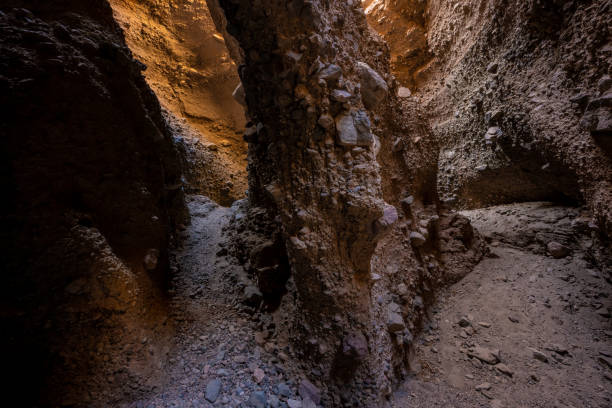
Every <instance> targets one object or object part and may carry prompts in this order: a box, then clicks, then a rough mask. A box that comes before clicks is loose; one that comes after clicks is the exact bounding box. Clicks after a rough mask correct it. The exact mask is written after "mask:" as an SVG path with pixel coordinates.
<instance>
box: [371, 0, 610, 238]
mask: <svg viewBox="0 0 612 408" xmlns="http://www.w3.org/2000/svg"><path fill="white" fill-rule="evenodd" d="M366 4H367V5H368V11H369V14H368V18H369V21H370V23H371V24H372V26H373V27H374V28H376V29H377V30H378V31H379V32H381V33H382V34H383V36H384V37H385V39H387V40H388V41H389V42H390V47H391V49H395V50H396V53H397V54H398V55H400V56H401V57H402V58H403V59H402V58H399V57H398V58H397V59H396V60H395V65H394V73H396V74H397V75H398V78H399V79H400V81H402V83H403V85H404V86H407V87H409V88H410V90H411V91H412V93H413V95H414V97H415V99H417V100H419V101H420V102H421V103H422V105H423V107H424V110H425V111H426V112H428V119H427V120H428V122H429V123H430V124H431V126H432V129H433V135H434V136H435V138H436V140H437V142H438V143H439V144H440V147H441V148H440V157H439V167H440V171H439V173H438V190H439V193H440V195H441V198H442V199H443V200H445V201H447V202H449V203H452V204H453V205H455V206H458V207H468V208H475V207H479V206H484V205H490V204H499V203H508V202H513V201H530V200H540V199H552V200H556V201H557V202H565V203H568V202H569V203H580V202H585V203H586V204H587V205H588V206H589V207H590V209H591V211H592V213H593V216H594V223H595V224H597V226H598V228H599V231H600V232H602V233H605V234H607V235H609V234H610V232H611V231H612V229H611V228H612V224H611V223H610V216H611V213H610V208H611V207H610V205H609V203H610V200H611V195H612V193H611V191H612V183H611V177H612V165H611V159H610V157H611V156H610V141H609V140H610V135H611V131H610V118H611V115H612V113H611V107H610V103H609V99H610V95H611V93H610V92H611V91H610V84H611V82H610V79H609V75H610V68H609V67H610V61H611V58H612V46H611V44H610V31H609V30H610V25H609V21H608V20H609V18H608V16H609V15H610V11H611V10H610V8H611V3H610V2H609V1H606V0H593V1H572V0H558V1H557V0H530V1H512V0H465V1H461V2H444V1H438V0H429V1H368V2H366ZM415 11H418V13H417V14H416V15H415V13H414V12H415ZM398 16H399V17H398ZM389 21H392V23H393V26H392V29H391V26H389V25H387V23H388V22H389ZM414 26H418V27H419V30H421V31H419V32H420V33H421V34H423V35H422V36H419V37H418V39H416V40H415V39H414V38H413V35H412V34H410V33H412V32H413V30H412V27H414ZM390 31H393V33H394V34H392V33H391V32H390ZM402 33H403V34H402ZM417 47H418V48H419V50H420V51H419V52H420V54H418V55H427V58H425V59H423V58H421V59H419V58H418V55H417V54H415V53H414V52H413V51H411V50H412V48H417Z"/></svg>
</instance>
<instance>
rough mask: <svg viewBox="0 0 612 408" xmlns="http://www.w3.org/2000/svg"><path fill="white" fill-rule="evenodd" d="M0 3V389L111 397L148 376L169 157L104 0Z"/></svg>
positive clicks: (158, 312)
mask: <svg viewBox="0 0 612 408" xmlns="http://www.w3.org/2000/svg"><path fill="white" fill-rule="evenodd" d="M23 7H25V8H23ZM0 9H1V10H0V105H1V106H2V111H1V113H0V115H1V117H2V119H1V123H2V125H1V128H0V133H1V137H0V140H1V141H0V143H1V144H2V146H1V149H0V150H1V152H2V160H1V162H2V172H1V174H2V181H3V183H2V184H3V186H5V191H4V193H5V194H4V199H3V200H2V215H1V223H2V227H1V228H0V230H1V233H0V234H1V235H0V236H1V238H2V241H1V245H2V255H1V262H2V265H3V272H2V278H1V279H2V282H1V284H0V286H1V287H2V303H1V304H2V331H3V333H4V335H3V336H2V337H3V338H2V347H3V349H5V350H7V351H8V350H10V351H9V352H7V358H6V359H5V368H6V370H7V372H10V373H11V374H10V376H9V378H8V380H7V381H8V382H7V383H5V385H6V389H7V394H6V395H5V400H6V401H9V402H8V403H9V404H10V401H12V400H13V398H15V401H18V402H17V403H15V405H21V406H40V405H39V404H42V405H44V406H60V405H61V406H93V405H95V404H100V405H104V404H106V406H109V405H113V402H112V401H116V400H118V399H120V398H122V397H124V396H123V395H118V394H116V393H110V392H108V390H109V388H110V387H112V386H114V385H117V384H127V383H128V382H131V383H132V384H135V385H134V388H133V389H130V390H129V392H132V391H133V392H138V391H139V390H145V389H147V387H148V386H149V385H150V384H152V383H154V382H155V378H156V374H155V367H156V364H155V361H156V359H159V358H160V355H162V352H161V348H162V346H163V345H162V344H161V343H156V344H153V343H151V342H146V341H141V340H142V339H143V338H145V339H146V338H151V333H152V332H156V333H158V336H159V337H158V338H159V339H163V337H164V333H166V332H167V331H168V330H169V328H167V327H165V326H164V324H163V321H164V314H165V311H164V304H163V301H161V300H160V298H163V297H162V296H163V287H164V281H165V278H166V274H167V269H168V247H169V243H170V240H171V233H172V231H173V230H174V226H175V225H176V224H177V223H179V222H184V221H183V213H184V211H183V208H184V205H183V197H182V191H181V171H180V164H179V163H180V162H179V160H178V157H177V154H176V151H175V149H174V145H173V143H172V138H171V135H170V132H169V130H168V128H167V127H166V123H165V121H164V120H163V119H162V115H161V110H160V106H159V103H158V101H157V99H156V98H155V96H154V94H153V92H152V91H151V90H150V89H149V87H148V86H147V85H146V83H145V81H144V78H143V77H142V75H141V65H140V64H138V63H137V62H136V61H135V60H134V59H133V58H132V55H131V53H130V51H129V49H128V48H127V46H126V45H125V42H124V40H123V36H122V33H121V31H120V29H119V28H118V26H116V24H115V22H114V20H113V16H112V12H111V8H110V6H109V5H108V3H107V2H106V1H103V0H99V1H97V0H96V1H88V2H81V1H69V0H63V1H53V2H48V1H19V0H9V1H4V2H2V7H1V8H0ZM139 339H140V340H139ZM109 356H113V357H112V358H111V359H109ZM128 362H129V363H128ZM24 387H27V389H25V388H24ZM139 387H142V389H140V388H139ZM126 392H127V389H126Z"/></svg>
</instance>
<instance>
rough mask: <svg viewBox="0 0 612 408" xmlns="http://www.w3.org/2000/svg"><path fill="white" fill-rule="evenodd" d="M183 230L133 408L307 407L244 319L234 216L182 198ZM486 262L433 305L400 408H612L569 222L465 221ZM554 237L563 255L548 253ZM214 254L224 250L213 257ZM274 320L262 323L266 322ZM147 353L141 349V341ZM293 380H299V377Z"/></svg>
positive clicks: (595, 298) (532, 214) (523, 215)
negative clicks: (160, 351) (153, 359)
mask: <svg viewBox="0 0 612 408" xmlns="http://www.w3.org/2000/svg"><path fill="white" fill-rule="evenodd" d="M188 207H189V211H190V214H191V224H190V225H189V226H187V227H186V229H185V230H184V231H182V234H181V245H180V247H179V249H177V251H176V253H175V261H176V266H177V269H176V271H175V277H174V280H173V282H172V289H171V290H170V293H171V303H170V309H171V313H170V317H169V321H170V324H171V325H172V326H174V327H175V328H176V334H175V336H174V338H173V339H172V340H171V341H170V342H169V344H170V346H169V347H168V352H167V359H166V360H164V361H160V363H159V368H160V371H161V372H163V373H164V374H163V376H164V380H163V381H162V383H161V385H160V386H159V387H158V388H156V389H155V390H154V391H153V392H152V393H151V394H150V395H148V397H147V398H144V399H142V400H140V401H136V402H132V403H130V404H126V405H125V406H129V407H147V408H149V407H211V406H218V407H258V408H259V407H261V408H268V407H271V408H277V407H282V408H286V407H292V408H293V407H302V406H307V405H302V402H301V399H300V396H298V392H297V389H298V388H299V387H298V384H299V381H300V380H299V378H300V376H299V375H296V374H295V373H296V371H295V370H297V368H296V367H286V364H285V363H284V360H286V359H287V357H286V355H285V354H286V353H289V349H287V348H286V346H285V347H283V346H281V345H279V344H277V343H276V340H275V339H274V338H273V337H268V336H269V335H270V334H271V333H272V332H273V331H274V330H273V327H270V326H269V325H270V320H269V319H268V318H267V317H266V315H265V314H256V315H254V316H251V315H249V314H248V313H245V312H244V310H243V308H242V306H241V305H240V300H241V299H243V294H242V293H241V291H242V290H243V288H242V287H241V284H240V282H239V280H240V279H239V278H238V277H239V276H240V275H241V273H242V266H240V265H237V264H236V261H234V260H233V258H229V257H227V256H226V255H225V251H223V250H220V248H223V246H224V245H226V244H225V242H226V240H227V237H226V236H225V235H224V233H223V229H224V227H226V226H227V225H228V223H229V222H230V220H231V218H232V217H234V216H237V215H238V216H240V214H239V212H240V209H239V207H234V208H224V207H220V206H218V205H217V204H215V203H214V202H212V201H211V200H209V199H208V198H206V197H203V196H191V197H189V198H188ZM465 214H466V215H467V216H468V217H470V218H471V219H472V221H473V223H474V224H475V226H476V227H477V228H478V229H479V230H480V231H481V232H482V233H483V235H485V237H486V239H487V240H488V241H489V242H490V243H491V247H492V254H491V255H490V256H489V257H488V258H486V259H485V260H483V261H482V262H481V263H480V264H479V265H478V266H477V267H476V268H475V270H474V271H473V272H472V273H470V274H469V275H468V276H467V277H465V278H464V279H463V280H462V281H460V282H458V283H457V284H455V285H453V286H452V287H450V288H448V289H447V290H446V291H444V292H443V293H440V294H439V299H440V301H439V302H438V303H437V304H436V305H435V307H434V308H433V309H432V313H431V322H430V324H429V325H428V327H426V329H425V331H424V333H423V334H422V335H421V336H420V337H419V338H418V339H417V341H416V344H417V346H416V351H415V355H414V358H413V361H412V366H413V368H414V371H415V376H414V378H411V379H410V380H408V381H407V382H406V383H405V384H403V385H402V386H401V387H400V388H399V389H398V390H397V391H396V393H395V395H394V398H393V401H392V405H393V406H395V407H419V408H427V407H450V406H452V407H455V408H460V407H465V408H468V407H470V408H472V407H494V408H497V407H517V408H521V407H524V408H532V407H542V408H544V407H558V408H568V407H574V408H579V407H608V406H610V403H611V402H610V397H611V395H612V375H611V371H610V369H611V367H610V365H611V364H612V356H611V353H612V347H610V344H611V343H610V338H611V336H612V331H611V330H612V328H611V327H610V325H611V320H610V300H611V297H610V292H611V291H610V284H609V283H608V282H607V281H606V280H605V278H604V276H605V274H603V273H602V271H598V270H597V269H594V268H592V267H590V264H589V262H588V260H589V259H590V258H589V256H588V254H587V252H588V251H586V250H585V248H588V246H589V244H588V238H587V235H584V234H582V235H580V234H578V233H577V232H576V231H578V230H580V229H581V228H582V227H583V225H582V224H577V223H576V222H571V221H572V220H576V219H579V216H580V214H579V213H578V212H577V210H574V209H568V208H563V207H553V206H550V205H548V204H544V203H533V204H525V205H518V206H504V207H496V208H492V209H483V210H476V211H473V212H468V213H465ZM552 239H555V240H557V241H560V242H562V243H563V245H564V248H566V250H567V251H568V255H567V256H565V257H560V258H554V257H552V256H550V255H548V254H547V253H546V246H547V243H548V242H550V241H551V240H552ZM220 244H221V245H220ZM268 317H269V316H268ZM143 341H145V339H143ZM296 378H297V379H296Z"/></svg>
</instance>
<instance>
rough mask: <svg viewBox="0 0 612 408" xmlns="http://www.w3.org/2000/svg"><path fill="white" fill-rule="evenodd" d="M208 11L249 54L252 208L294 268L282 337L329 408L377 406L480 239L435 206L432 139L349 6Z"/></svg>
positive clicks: (244, 71)
mask: <svg viewBox="0 0 612 408" xmlns="http://www.w3.org/2000/svg"><path fill="white" fill-rule="evenodd" d="M215 3H216V2H214V1H213V2H209V6H210V8H211V10H218V8H219V7H221V8H222V9H223V10H224V11H225V16H226V18H227V31H228V32H229V34H231V35H232V36H234V37H235V39H236V40H237V42H238V44H239V45H240V47H241V48H242V51H243V54H244V64H243V65H241V66H240V67H239V74H240V76H241V80H242V83H243V85H244V88H245V91H246V102H247V106H248V114H249V117H250V118H251V122H250V123H248V124H247V130H246V133H245V138H246V139H247V141H248V142H249V199H250V204H251V206H253V207H261V208H264V209H267V211H269V212H271V217H269V218H272V219H274V220H275V222H277V224H278V229H279V230H280V232H281V234H282V235H283V237H284V239H285V246H286V249H287V252H288V255H289V261H290V264H291V267H292V269H291V274H292V275H291V278H290V280H289V283H288V287H289V294H287V295H286V296H285V297H284V298H283V299H282V301H281V305H280V307H281V310H283V311H284V313H283V314H282V316H283V319H279V321H278V322H277V327H278V329H277V330H279V331H280V332H281V333H284V335H285V336H287V337H290V340H292V344H294V345H296V346H297V347H298V348H299V349H301V355H302V359H303V360H304V361H305V363H306V364H307V365H310V366H314V369H315V372H317V373H319V375H320V377H319V378H312V379H311V380H312V381H314V382H316V383H317V384H318V385H319V386H320V387H322V389H323V391H324V392H323V395H324V397H323V398H324V405H325V406H336V405H337V406H340V405H343V404H351V403H357V404H362V405H366V406H368V405H371V406H377V404H379V403H380V398H382V397H384V396H385V395H388V394H389V393H390V392H391V387H390V385H391V384H392V383H393V382H394V381H395V380H396V379H398V378H401V376H402V375H403V374H405V373H406V372H407V369H408V365H409V364H408V362H409V361H408V360H409V351H410V345H411V341H412V332H413V331H414V330H417V329H418V325H419V324H420V323H421V319H422V317H423V315H424V311H425V308H426V304H427V302H429V301H431V300H432V291H433V289H434V288H435V287H436V286H438V285H440V284H442V283H444V282H445V281H448V280H450V279H456V278H457V277H459V276H461V275H462V274H464V273H466V272H467V271H468V270H469V267H470V266H471V265H472V264H473V263H474V262H475V261H476V260H477V259H479V257H480V256H481V255H482V251H483V249H482V246H481V241H480V239H479V238H478V236H477V234H475V233H474V232H473V231H472V229H471V227H470V225H469V222H467V220H465V219H463V218H462V217H460V216H458V215H452V214H449V213H447V212H446V211H445V210H444V209H443V208H442V207H441V206H440V205H439V202H438V198H437V195H436V193H435V182H436V158H437V155H438V152H437V147H436V144H435V142H434V141H433V140H434V139H433V138H432V137H431V136H430V134H429V130H428V127H427V125H426V124H425V122H424V121H423V120H422V119H421V118H420V113H419V112H418V109H417V108H416V106H415V105H414V103H412V104H411V103H409V102H402V101H399V100H398V99H397V98H396V97H395V91H396V88H397V84H396V82H395V81H393V79H392V77H391V75H390V73H389V51H388V49H387V47H386V46H385V44H384V43H383V42H382V41H380V39H379V38H378V37H377V36H375V35H372V34H371V33H370V31H369V29H368V25H367V22H366V20H365V14H364V12H363V9H362V8H361V5H360V4H359V3H358V2H355V1H350V0H349V1H331V2H327V1H303V0H295V1H291V2H284V1H266V2H251V1H230V0H227V1H219V2H218V4H215ZM213 14H214V12H213ZM267 279H274V277H273V276H272V277H270V276H269V274H268V277H267ZM278 279H281V277H280V276H279V277H278ZM260 286H262V282H260Z"/></svg>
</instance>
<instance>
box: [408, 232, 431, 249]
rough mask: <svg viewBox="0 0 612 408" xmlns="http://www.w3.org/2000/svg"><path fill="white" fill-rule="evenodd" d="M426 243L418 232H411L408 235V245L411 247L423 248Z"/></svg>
mask: <svg viewBox="0 0 612 408" xmlns="http://www.w3.org/2000/svg"><path fill="white" fill-rule="evenodd" d="M426 241H427V239H426V238H425V237H424V236H423V234H421V233H420V232H417V231H412V232H411V233H410V243H411V244H412V245H413V246H415V247H417V248H418V247H420V246H423V244H425V242H426Z"/></svg>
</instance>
